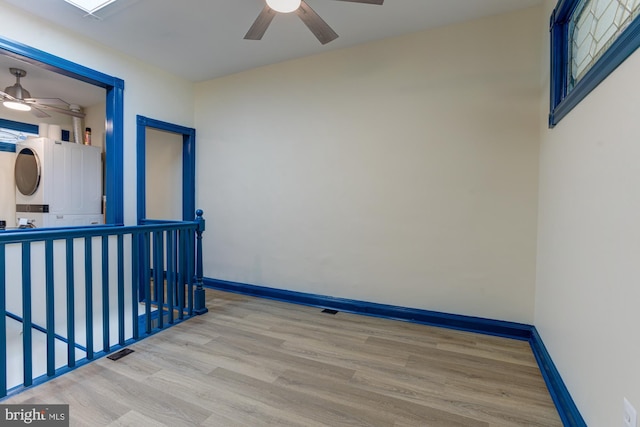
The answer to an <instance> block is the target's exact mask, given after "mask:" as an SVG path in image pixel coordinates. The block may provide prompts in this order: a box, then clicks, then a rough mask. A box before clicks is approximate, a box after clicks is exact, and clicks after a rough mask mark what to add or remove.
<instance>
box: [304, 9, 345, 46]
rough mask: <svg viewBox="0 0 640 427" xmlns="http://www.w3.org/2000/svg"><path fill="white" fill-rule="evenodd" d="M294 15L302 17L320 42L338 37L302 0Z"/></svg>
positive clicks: (326, 41)
mask: <svg viewBox="0 0 640 427" xmlns="http://www.w3.org/2000/svg"><path fill="white" fill-rule="evenodd" d="M296 15H298V16H299V17H300V19H302V22H304V24H305V25H306V26H307V27H308V28H309V29H310V30H311V32H312V33H313V34H314V35H315V36H316V38H317V39H318V40H319V41H320V43H322V44H327V43H329V42H330V41H332V40H335V39H337V38H338V34H337V33H336V32H335V31H333V30H332V29H331V27H330V26H329V25H328V24H327V23H326V22H324V20H323V19H322V18H320V15H318V14H317V13H316V12H315V11H314V10H313V9H311V6H309V5H308V4H307V3H306V2H305V1H304V0H302V3H300V7H299V8H298V9H297V10H296Z"/></svg>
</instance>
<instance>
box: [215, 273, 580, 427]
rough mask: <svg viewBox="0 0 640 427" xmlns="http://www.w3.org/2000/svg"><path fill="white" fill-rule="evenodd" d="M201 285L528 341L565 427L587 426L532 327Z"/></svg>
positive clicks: (305, 295)
mask: <svg viewBox="0 0 640 427" xmlns="http://www.w3.org/2000/svg"><path fill="white" fill-rule="evenodd" d="M203 285H204V287H205V288H211V289H218V290H221V291H227V292H234V293H238V294H243V295H251V296H256V297H261V298H268V299H273V300H278V301H283V302H289V303H294V304H302V305H309V306H313V307H319V308H328V309H332V310H338V311H344V312H349V313H354V314H362V315H366V316H374V317H383V318H386V319H393V320H403V321H407V322H413V323H420V324H424V325H430V326H438V327H443V328H449V329H456V330H461V331H467V332H476V333H481V334H487V335H495V336H500V337H504V338H511V339H516V340H522V341H528V342H529V344H530V345H531V349H532V351H533V354H534V356H535V358H536V360H537V362H538V366H539V367H540V371H541V373H542V376H543V378H544V380H545V383H546V384H547V388H548V389H549V393H550V394H551V397H552V399H553V402H554V404H555V405H556V408H557V410H558V414H559V415H560V419H561V420H562V422H563V423H564V425H565V426H572V427H573V426H576V427H582V426H585V427H586V423H585V422H584V420H583V418H582V416H581V415H580V412H579V411H578V408H577V407H576V405H575V402H574V401H573V399H572V398H571V395H570V394H569V390H568V389H567V387H566V386H565V384H564V382H563V381H562V378H561V377H560V373H559V372H558V370H557V369H556V367H555V365H554V364H553V361H552V360H551V356H550V355H549V353H548V352H547V350H546V348H545V346H544V344H543V342H542V338H541V337H540V335H539V334H538V331H537V330H536V328H535V327H534V326H532V325H527V324H523V323H516V322H505V321H501V320H493V319H485V318H481V317H473V316H463V315H459V314H449V313H442V312H437V311H430V310H422V309H417V308H407V307H400V306H394V305H387V304H379V303H373V302H367V301H358V300H351V299H345V298H336V297H330V296H326V295H316V294H309V293H304V292H296V291H288V290H284V289H276V288H268V287H264V286H256V285H248V284H244V283H236V282H229V281H226V280H218V279H211V278H206V277H205V278H203Z"/></svg>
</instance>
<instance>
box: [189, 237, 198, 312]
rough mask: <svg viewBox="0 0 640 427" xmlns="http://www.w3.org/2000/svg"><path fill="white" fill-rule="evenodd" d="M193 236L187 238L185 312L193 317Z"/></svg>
mask: <svg viewBox="0 0 640 427" xmlns="http://www.w3.org/2000/svg"><path fill="white" fill-rule="evenodd" d="M195 243H196V241H195V236H194V234H193V232H191V233H189V235H188V237H187V310H188V313H189V316H193V281H194V280H195V262H194V259H195V258H194V252H195V248H194V245H195Z"/></svg>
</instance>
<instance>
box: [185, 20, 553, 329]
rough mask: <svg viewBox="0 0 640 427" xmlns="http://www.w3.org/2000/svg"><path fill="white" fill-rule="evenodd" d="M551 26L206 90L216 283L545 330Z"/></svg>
mask: <svg viewBox="0 0 640 427" xmlns="http://www.w3.org/2000/svg"><path fill="white" fill-rule="evenodd" d="M541 19H542V18H541V9H540V8H534V9H529V10H525V11H520V12H517V13H513V14H509V15H506V16H498V17H492V18H489V19H483V20H479V21H474V22H470V23H466V24H462V25H457V26H452V27H447V28H442V29H437V30H433V31H426V32H421V33H417V34H413V35H409V36H406V37H401V38H395V39H389V40H385V41H381V42H377V43H372V44H367V45H363V46H359V47H355V48H350V49H345V50H339V51H334V52H330V53H326V54H323V55H317V56H313V57H308V58H304V59H300V60H295V61H290V62H285V63H281V64H276V65H273V66H268V67H263V68H259V69H255V70H252V71H248V72H245V73H241V74H236V75H232V76H229V77H225V78H220V79H217V80H213V81H209V82H206V83H202V84H198V85H197V86H196V93H197V95H196V126H197V129H198V153H199V154H198V165H197V170H198V177H197V180H198V190H197V200H198V206H199V207H202V208H203V209H204V211H205V217H206V218H207V220H208V228H207V233H208V234H209V236H211V238H208V239H205V251H206V253H207V257H206V259H205V276H208V277H215V278H219V279H226V280H232V281H238V282H244V283H251V284H257V285H264V286H272V287H277V288H284V289H291V290H295V291H301V292H311V293H316V294H324V295H331V296H338V297H346V298H353V299H358V300H366V301H374V302H381V303H387V304H397V305H401V306H408V307H418V308H424V309H433V310H439V311H444V312H450V313H461V314H467V315H476V316H483V317H489V318H496V319H503V320H513V321H521V322H528V323H530V322H532V321H533V312H534V306H533V301H534V281H535V242H536V237H535V233H536V211H537V201H536V198H537V168H538V165H537V157H538V139H539V132H540V129H539V127H538V126H537V124H536V123H537V122H538V121H539V120H538V118H539V109H538V106H539V100H540V74H541V71H540V63H539V57H540V49H541V47H540V44H541V41H540V39H539V37H537V34H539V24H540V21H541Z"/></svg>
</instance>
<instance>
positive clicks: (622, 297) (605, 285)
mask: <svg viewBox="0 0 640 427" xmlns="http://www.w3.org/2000/svg"><path fill="white" fill-rule="evenodd" d="M554 3H555V2H554V1H547V2H546V13H545V18H546V17H548V16H549V15H550V14H551V10H552V9H553V5H554ZM545 22H548V21H546V20H545ZM541 28H544V27H542V26H541ZM545 33H546V29H545ZM545 57H546V55H545ZM639 74H640V52H636V53H634V54H633V55H632V56H631V57H630V58H629V59H628V60H627V61H626V62H625V63H623V64H622V66H620V67H619V68H618V69H617V70H616V71H614V73H613V74H611V75H610V76H609V77H608V78H607V79H606V80H605V81H604V82H603V83H601V84H600V86H599V87H598V88H596V89H595V90H594V91H593V92H592V93H591V94H590V95H589V96H587V98H586V99H584V100H583V101H582V102H581V103H580V104H579V105H578V106H577V107H576V108H575V109H574V110H573V111H571V112H570V113H569V114H568V115H567V116H566V117H565V118H564V119H562V121H561V122H560V123H559V124H558V125H557V126H556V127H555V128H554V129H551V130H549V129H547V128H546V125H545V123H543V120H541V130H542V145H541V152H540V196H539V204H540V211H539V212H540V213H539V238H538V268H537V276H538V279H537V288H536V315H535V325H536V327H537V328H538V330H539V331H540V333H541V336H542V338H543V340H544V342H545V344H546V346H547V347H548V349H549V351H550V353H551V356H552V357H553V360H554V362H555V364H556V365H557V367H558V369H559V370H560V373H561V375H562V377H563V379H564V381H565V382H566V383H567V386H568V388H569V390H570V392H571V394H572V396H573V398H574V400H575V401H576V403H577V405H578V407H579V409H580V411H581V413H582V415H583V416H584V418H585V421H586V422H587V424H588V425H590V426H616V425H622V421H621V420H622V402H623V397H625V396H626V397H627V398H628V399H629V400H630V401H631V403H632V404H633V405H635V407H636V408H637V409H640V369H638V361H640V334H639V333H638V327H639V326H640V304H639V301H640V286H639V285H638V284H639V283H640V262H639V260H640V160H639V159H640V121H638V117H640V104H639V103H638V100H639V99H640V87H639V86H638V75H639ZM546 93H548V92H546ZM543 103H544V107H543V108H544V110H545V112H548V103H547V101H546V99H544V100H543Z"/></svg>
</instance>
